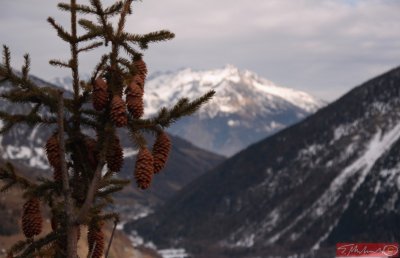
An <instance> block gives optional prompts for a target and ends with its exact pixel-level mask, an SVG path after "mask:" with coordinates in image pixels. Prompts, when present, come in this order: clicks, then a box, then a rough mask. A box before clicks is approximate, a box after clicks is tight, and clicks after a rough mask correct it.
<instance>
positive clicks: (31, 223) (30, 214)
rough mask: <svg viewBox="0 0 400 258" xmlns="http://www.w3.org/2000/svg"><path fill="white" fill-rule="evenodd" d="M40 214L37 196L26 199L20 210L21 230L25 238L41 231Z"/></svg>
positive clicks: (41, 220) (41, 221)
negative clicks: (21, 210)
mask: <svg viewBox="0 0 400 258" xmlns="http://www.w3.org/2000/svg"><path fill="white" fill-rule="evenodd" d="M42 223H43V219H42V214H41V213H40V201H39V199H38V198H32V199H30V200H28V201H27V202H26V203H25V204H24V207H23V212H22V231H23V232H24V235H25V236H26V238H32V237H33V236H35V235H39V234H40V233H41V232H42Z"/></svg>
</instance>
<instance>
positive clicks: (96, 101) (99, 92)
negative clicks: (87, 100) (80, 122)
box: [93, 78, 109, 111]
mask: <svg viewBox="0 0 400 258" xmlns="http://www.w3.org/2000/svg"><path fill="white" fill-rule="evenodd" d="M108 96H109V94H108V85H107V83H106V81H104V79H102V78H97V79H96V80H95V81H94V84H93V107H94V109H96V110H97V111H101V110H103V109H104V108H105V107H106V106H107V102H108Z"/></svg>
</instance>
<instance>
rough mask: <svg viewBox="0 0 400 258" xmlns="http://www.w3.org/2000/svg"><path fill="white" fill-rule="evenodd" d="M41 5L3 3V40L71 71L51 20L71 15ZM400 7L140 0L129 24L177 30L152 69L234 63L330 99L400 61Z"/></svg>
mask: <svg viewBox="0 0 400 258" xmlns="http://www.w3.org/2000/svg"><path fill="white" fill-rule="evenodd" d="M105 2H107V3H111V2H113V1H112V0H107V1H105ZM37 3H38V2H36V1H28V0H19V1H15V0H2V1H1V3H0V24H1V25H0V39H1V40H0V41H1V42H0V43H7V44H9V45H10V46H12V49H13V50H14V53H15V57H17V55H22V54H23V53H24V51H29V52H31V53H32V58H33V60H34V62H33V65H34V69H33V72H34V73H37V74H38V75H40V76H43V77H47V78H51V77H54V76H56V75H64V74H65V73H66V72H65V71H62V70H58V69H55V68H51V67H50V66H48V65H47V61H48V59H50V58H53V57H58V56H60V55H61V56H64V57H67V56H68V46H67V45H65V43H63V42H60V41H59V40H58V39H57V37H56V35H55V32H54V31H53V30H51V29H49V28H50V27H49V25H48V24H47V23H46V22H45V19H46V18H47V16H49V15H52V16H55V17H56V18H57V19H59V20H61V23H63V24H68V17H63V18H61V17H62V16H61V12H59V11H58V10H57V8H56V7H55V3H54V0H41V1H40V3H41V5H38V4H37ZM3 7H5V8H3ZM399 11H400V1H398V0H296V1H293V0H253V1H251V2H248V1H242V0H218V1H215V0H203V1H196V0H185V1H181V0H179V1H178V0H162V1H159V0H145V1H143V2H140V3H136V4H135V6H134V14H135V15H134V16H132V17H131V18H130V19H129V20H128V21H129V22H128V25H127V29H128V30H130V31H132V32H138V33H143V32H149V31H153V30H158V29H164V28H167V29H170V30H171V31H173V32H175V33H176V35H177V37H176V39H174V40H173V41H171V42H166V43H160V44H156V45H154V46H151V48H150V49H149V50H148V51H147V52H146V60H147V61H148V64H149V66H150V69H151V70H153V71H155V70H175V69H178V68H181V67H185V66H189V67H193V68H195V69H213V68H217V67H220V66H223V65H225V64H226V63H231V64H233V65H236V66H238V67H239V68H242V69H250V70H254V71H255V72H257V73H259V74H260V75H261V76H264V77H266V78H268V79H269V80H272V81H274V82H277V83H279V84H281V85H284V86H288V87H293V88H298V89H302V90H305V91H309V92H311V93H313V94H315V95H317V96H318V97H321V98H324V99H329V100H332V99H334V98H336V97H338V96H339V95H341V94H343V93H344V92H345V91H347V90H349V89H350V88H351V87H353V86H355V85H357V84H359V83H361V82H362V81H363V80H366V79H368V78H369V77H371V76H374V75H377V74H379V73H381V72H384V71H385V70H386V69H389V68H391V67H393V66H396V65H398V57H399V54H400V34H399V33H398V31H399V29H400V16H399V15H398V13H399ZM16 30H17V31H24V32H23V33H22V32H21V33H15V31H16ZM99 55H100V53H99V52H96V53H94V54H91V55H85V56H83V60H82V62H81V64H82V71H83V72H89V69H90V67H91V66H92V65H93V64H94V63H95V61H96V60H97V58H98V57H99ZM18 62H19V61H17V62H16V64H18V65H19V63H18Z"/></svg>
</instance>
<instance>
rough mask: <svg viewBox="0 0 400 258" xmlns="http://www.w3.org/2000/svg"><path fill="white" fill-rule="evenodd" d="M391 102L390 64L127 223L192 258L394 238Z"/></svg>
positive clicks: (393, 77) (397, 93)
mask: <svg viewBox="0 0 400 258" xmlns="http://www.w3.org/2000/svg"><path fill="white" fill-rule="evenodd" d="M399 110H400V68H396V69H394V70H391V71H389V72H387V73H385V74H383V75H381V76H379V77H377V78H374V79H372V80H370V81H368V82H366V83H364V84H362V85H361V86H359V87H357V88H355V89H354V90H352V91H350V92H349V93H348V94H346V95H345V96H343V97H342V98H340V99H339V100H337V101H336V102H334V103H332V104H331V105H329V106H327V107H325V108H323V109H321V110H319V111H318V112H317V113H316V114H314V115H312V116H310V117H308V118H307V119H305V120H303V121H302V122H300V123H298V124H296V125H294V126H292V127H289V128H287V129H284V130H283V131H281V132H279V133H277V134H276V135H274V136H272V137H269V138H267V139H265V140H263V141H261V142H259V143H257V144H254V145H252V146H250V147H249V148H247V149H246V150H244V151H242V152H240V153H238V154H237V155H235V156H233V157H232V158H230V159H228V160H227V161H226V162H224V163H222V164H221V165H219V166H218V167H217V168H216V169H214V170H213V171H211V172H209V173H207V174H205V175H203V176H202V177H200V178H199V179H198V180H196V181H194V182H192V183H191V184H190V185H188V186H187V187H185V188H184V189H183V190H182V191H181V192H179V194H177V195H176V197H175V198H174V199H172V200H171V201H170V202H167V203H166V204H165V206H163V208H161V209H160V210H158V211H157V212H156V213H155V214H153V215H151V216H149V217H148V218H145V219H142V220H140V221H139V222H137V223H132V224H128V225H127V226H126V230H127V231H128V232H129V231H131V230H137V231H138V233H139V234H140V235H141V236H144V237H145V238H146V239H149V240H151V241H153V242H154V243H155V244H156V245H157V246H159V247H172V246H175V247H184V248H186V249H188V250H189V252H191V253H192V254H194V257H255V256H261V257H269V256H270V255H282V256H287V255H289V254H294V253H297V254H298V253H303V254H304V253H305V254H307V253H308V254H309V255H310V257H311V254H310V253H311V252H314V251H315V252H318V250H321V249H324V248H329V247H332V246H334V244H335V243H337V242H342V241H357V242H360V241H365V242H374V241H378V242H388V241H393V240H395V239H398V238H399V233H398V232H397V231H398V230H397V227H396V226H398V225H399V221H400V199H399V198H398V197H399V190H400V184H399V183H398V182H400V156H399V155H398V154H399V150H400V112H399ZM323 255H325V256H326V257H332V256H334V253H329V254H327V253H322V254H319V255H318V256H315V257H325V256H323Z"/></svg>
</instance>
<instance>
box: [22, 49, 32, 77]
mask: <svg viewBox="0 0 400 258" xmlns="http://www.w3.org/2000/svg"><path fill="white" fill-rule="evenodd" d="M30 66H31V59H30V57H29V55H28V54H25V55H24V65H23V66H22V69H21V72H22V76H23V77H22V79H23V80H24V81H27V80H29V78H28V74H29V69H30Z"/></svg>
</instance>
